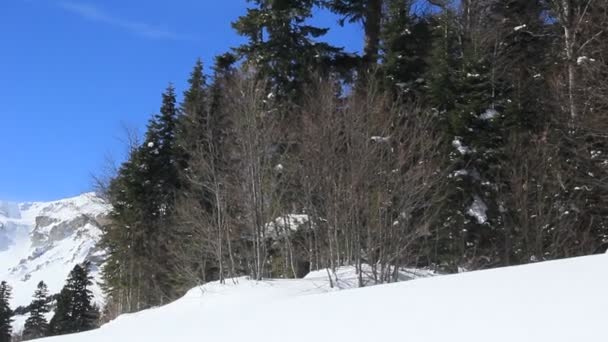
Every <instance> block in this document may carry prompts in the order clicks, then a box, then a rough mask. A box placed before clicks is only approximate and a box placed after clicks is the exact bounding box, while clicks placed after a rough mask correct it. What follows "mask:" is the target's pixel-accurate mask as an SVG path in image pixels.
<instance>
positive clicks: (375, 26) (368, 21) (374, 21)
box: [363, 0, 383, 71]
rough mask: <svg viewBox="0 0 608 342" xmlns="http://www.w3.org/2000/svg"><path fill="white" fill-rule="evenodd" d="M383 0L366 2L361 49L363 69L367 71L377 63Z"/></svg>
mask: <svg viewBox="0 0 608 342" xmlns="http://www.w3.org/2000/svg"><path fill="white" fill-rule="evenodd" d="M382 2H383V0H369V1H368V2H367V7H366V12H365V20H364V22H363V26H364V30H365V47H364V48H363V60H364V68H365V69H366V71H367V70H369V69H370V68H371V67H373V66H374V65H375V64H376V63H377V61H378V49H379V45H380V27H381V21H382Z"/></svg>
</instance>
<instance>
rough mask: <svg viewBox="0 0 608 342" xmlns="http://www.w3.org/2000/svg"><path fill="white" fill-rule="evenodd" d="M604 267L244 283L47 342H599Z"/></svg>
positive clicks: (206, 289) (597, 261) (596, 261)
mask: <svg viewBox="0 0 608 342" xmlns="http://www.w3.org/2000/svg"><path fill="white" fill-rule="evenodd" d="M607 264H608V256H606V255H604V254H602V255H595V256H589V257H581V258H573V259H565V260H559V261H551V262H540V263H535V264H529V265H525V266H517V267H508V268H501V269H493V270H487V271H479V272H469V273H462V274H455V275H449V276H439V277H432V278H425V279H417V280H413V281H408V282H402V283H394V284H389V285H380V286H372V287H364V288H358V289H351V290H344V291H328V289H327V288H326V287H324V285H323V283H322V282H321V283H320V281H321V280H319V281H316V280H314V279H298V280H268V281H252V280H248V279H246V278H238V279H235V280H234V281H230V280H228V281H227V282H226V285H220V284H218V283H211V284H208V285H205V286H203V287H200V288H195V289H193V290H191V291H190V292H189V293H188V294H187V295H186V296H184V297H183V298H181V299H180V300H177V301H175V302H173V303H171V304H169V305H166V306H163V307H159V308H155V309H150V310H146V311H143V312H139V313H135V314H129V315H123V316H120V317H118V318H117V319H116V320H114V321H112V322H110V323H108V324H106V325H104V326H102V327H101V328H100V329H97V330H93V331H89V332H85V333H80V334H74V335H66V336H57V337H51V338H47V339H43V340H41V341H49V342H82V341H87V342H106V341H112V342H122V341H125V342H126V341H128V342H131V341H147V342H160V341H179V342H191V341H192V342H194V341H224V342H242V341H252V342H256V341H264V342H275V341H277V342H278V341H281V342H283V341H290V342H312V341H315V342H316V341H348V342H369V341H401V340H404V341H415V342H445V341H455V342H487V341H492V342H537V341H551V342H572V341H601V340H602V339H603V338H602V336H604V335H605V334H606V331H605V330H606V329H605V323H606V322H605V321H606V314H605V308H606V307H608V296H606V295H605V290H606V288H608V268H607V267H606V265H607Z"/></svg>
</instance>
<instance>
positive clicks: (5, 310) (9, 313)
mask: <svg viewBox="0 0 608 342" xmlns="http://www.w3.org/2000/svg"><path fill="white" fill-rule="evenodd" d="M11 292H12V289H11V287H10V286H9V285H8V283H7V282H6V281H3V282H1V283H0V342H10V341H11V338H12V333H13V328H12V323H13V318H12V317H13V310H11V308H10V299H11Z"/></svg>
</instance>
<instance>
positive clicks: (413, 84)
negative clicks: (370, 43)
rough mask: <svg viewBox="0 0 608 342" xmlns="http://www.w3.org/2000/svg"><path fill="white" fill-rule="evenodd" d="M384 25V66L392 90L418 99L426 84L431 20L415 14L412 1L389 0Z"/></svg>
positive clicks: (383, 69)
mask: <svg viewBox="0 0 608 342" xmlns="http://www.w3.org/2000/svg"><path fill="white" fill-rule="evenodd" d="M386 6H387V13H386V14H385V15H384V23H383V27H382V35H381V37H382V42H381V50H382V57H381V60H382V64H381V69H382V71H383V76H384V78H385V83H387V84H388V85H389V87H390V89H394V90H396V93H397V94H398V95H400V96H407V98H409V99H417V98H419V97H420V95H421V94H422V93H423V90H424V88H425V86H426V81H425V80H424V74H425V73H426V72H427V69H428V59H429V55H430V51H431V47H432V41H433V39H432V29H431V21H430V20H429V19H428V18H425V17H418V16H416V15H414V14H412V13H411V3H410V2H409V1H404V0H388V1H387V4H386Z"/></svg>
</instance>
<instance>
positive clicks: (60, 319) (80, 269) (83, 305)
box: [49, 263, 99, 335]
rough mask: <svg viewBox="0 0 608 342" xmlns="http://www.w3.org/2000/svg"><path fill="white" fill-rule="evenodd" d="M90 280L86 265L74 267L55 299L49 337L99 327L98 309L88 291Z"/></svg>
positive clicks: (91, 294)
mask: <svg viewBox="0 0 608 342" xmlns="http://www.w3.org/2000/svg"><path fill="white" fill-rule="evenodd" d="M92 279H93V278H92V277H91V276H90V275H89V264H88V263H87V264H84V265H82V266H81V265H76V266H74V268H73V269H72V271H71V272H70V275H69V276H68V279H67V281H66V284H65V286H64V287H63V289H62V290H61V292H60V293H59V297H58V298H57V305H56V309H55V314H54V315H53V318H52V319H51V322H50V323H49V335H63V334H71V333H77V332H82V331H87V330H91V329H95V328H97V327H98V326H99V309H98V308H97V307H96V306H95V305H94V303H93V293H92V292H91V290H90V286H91V285H93V282H92Z"/></svg>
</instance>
